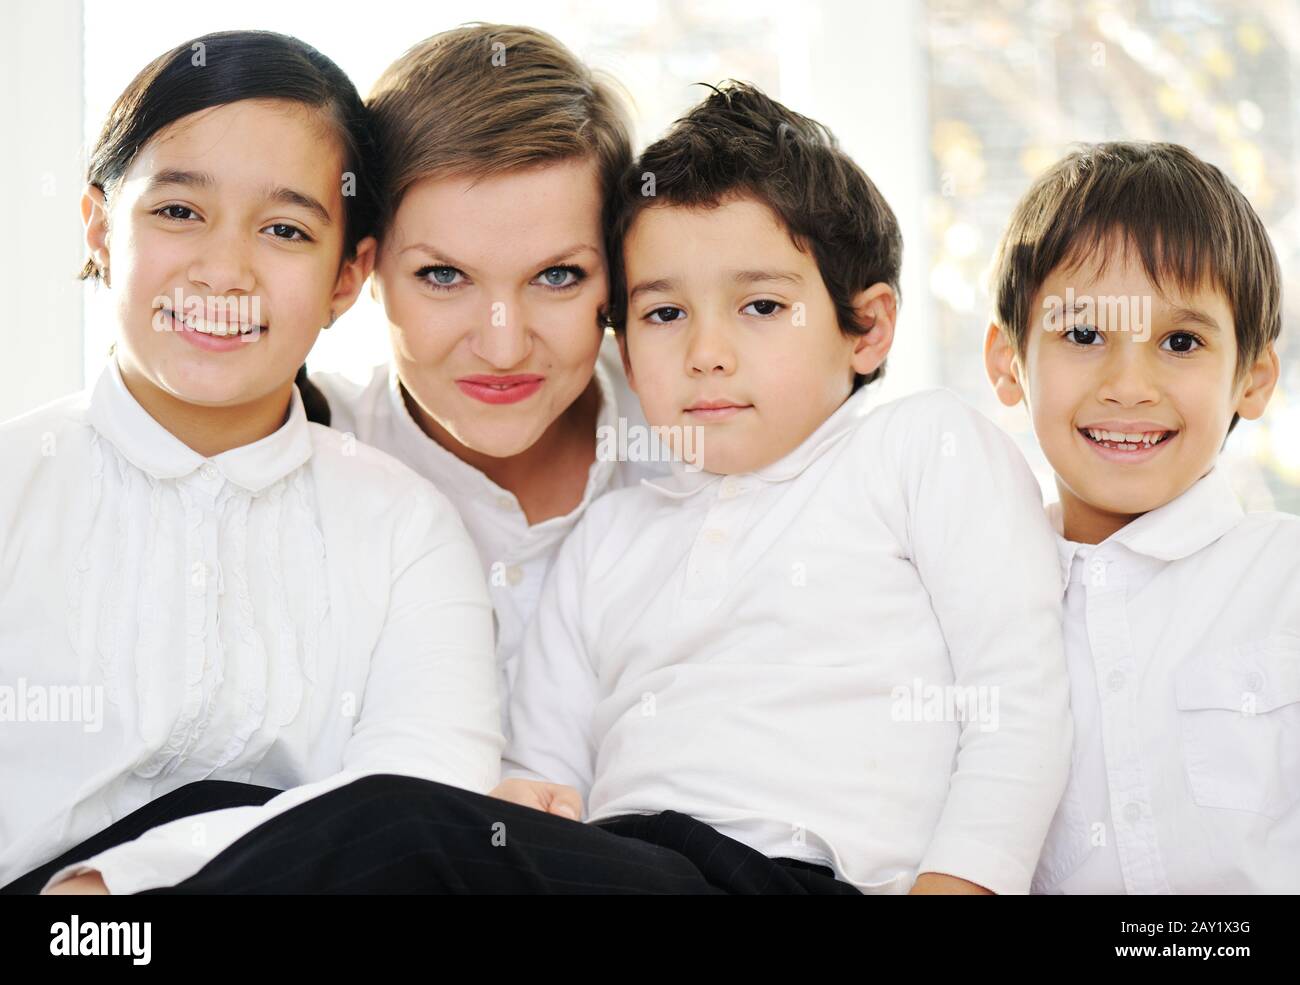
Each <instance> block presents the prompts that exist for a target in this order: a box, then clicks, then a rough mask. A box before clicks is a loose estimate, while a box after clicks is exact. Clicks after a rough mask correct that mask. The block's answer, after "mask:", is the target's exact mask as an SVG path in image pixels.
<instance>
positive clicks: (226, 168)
mask: <svg viewBox="0 0 1300 985" xmlns="http://www.w3.org/2000/svg"><path fill="white" fill-rule="evenodd" d="M250 151H251V152H250ZM342 171H343V152H342V148H341V147H340V146H339V141H338V140H337V139H335V138H334V137H333V136H332V135H331V134H330V132H329V131H328V129H326V124H325V122H324V121H323V119H322V118H321V117H320V116H319V115H318V114H317V113H315V112H314V111H312V110H310V109H308V108H306V107H303V106H301V105H300V104H297V103H292V102H287V101H283V100H261V99H258V100H243V101H240V102H236V103H229V104H227V105H224V106H218V107H214V108H212V109H207V110H202V111H200V112H197V113H192V114H190V115H189V116H186V117H183V118H182V119H180V120H177V121H176V122H175V123H172V124H171V125H169V126H167V127H165V128H164V129H162V130H160V131H159V132H158V133H157V134H155V135H154V136H153V137H152V138H151V139H150V140H149V142H148V143H147V144H146V145H145V146H144V148H143V149H142V150H141V151H140V152H139V153H138V154H137V155H136V157H135V160H134V161H132V163H131V166H130V168H129V169H128V170H127V172H126V174H125V175H124V176H123V178H122V180H121V181H120V182H119V183H118V185H117V186H116V187H115V188H113V189H112V190H111V192H110V194H111V200H110V201H108V202H107V205H106V206H105V200H104V195H103V193H102V192H100V190H99V189H97V188H93V187H92V188H88V189H87V191H86V194H85V196H84V197H83V200H82V212H83V216H84V217H85V219H86V240H87V245H88V247H89V248H90V251H91V255H92V256H93V257H94V259H95V261H96V263H98V265H99V267H100V269H101V271H103V270H105V269H107V271H108V281H109V283H110V285H111V290H112V293H113V303H114V307H115V309H116V312H117V320H118V325H119V329H118V338H117V359H118V364H119V366H120V367H121V370H122V375H123V377H124V378H125V379H126V380H127V382H128V385H131V386H132V387H133V388H134V387H135V386H136V385H141V386H144V387H146V388H153V389H156V390H158V391H162V392H163V393H165V394H168V395H170V396H171V397H173V398H176V399H179V400H181V401H183V402H185V403H188V404H195V405H199V406H209V407H232V406H237V405H241V404H247V403H252V402H254V401H257V400H259V399H261V398H265V397H267V396H268V395H271V394H274V393H276V392H277V391H278V390H279V389H285V390H286V391H287V388H288V386H289V383H290V381H291V380H292V379H293V376H294V373H295V372H296V371H297V369H298V367H299V366H301V365H302V362H303V360H304V358H305V357H306V355H307V352H308V350H309V349H310V348H311V346H312V343H313V342H314V341H315V340H316V335H317V333H318V332H319V331H320V329H321V326H323V325H324V324H326V323H327V322H328V321H329V319H330V313H331V310H333V313H334V315H335V316H337V315H339V314H341V313H342V311H344V310H346V309H347V308H348V307H349V306H350V305H351V304H352V302H353V300H355V298H356V295H357V293H358V292H359V290H360V288H361V284H362V283H363V282H364V280H365V274H366V270H367V269H368V265H369V260H370V257H371V255H372V251H373V241H366V242H365V243H363V244H362V245H361V247H360V249H359V250H358V255H357V259H356V260H353V261H349V263H346V264H344V265H343V269H342V270H340V266H339V258H340V256H341V255H342V252H343V226H344V213H343V197H342V186H341V175H342Z"/></svg>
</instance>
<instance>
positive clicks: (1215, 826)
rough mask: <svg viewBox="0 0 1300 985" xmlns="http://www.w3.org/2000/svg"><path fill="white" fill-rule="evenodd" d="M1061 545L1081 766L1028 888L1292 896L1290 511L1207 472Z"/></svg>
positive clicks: (1294, 770) (1297, 587) (1298, 798)
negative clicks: (1098, 533) (1091, 539)
mask: <svg viewBox="0 0 1300 985" xmlns="http://www.w3.org/2000/svg"><path fill="white" fill-rule="evenodd" d="M1051 515H1052V518H1053V520H1054V522H1055V523H1056V525H1057V529H1058V530H1059V529H1060V522H1061V515H1060V510H1059V505H1056V506H1055V508H1053V509H1052V510H1051ZM1058 542H1059V546H1060V556H1061V565H1062V569H1063V571H1064V572H1065V576H1066V578H1067V581H1068V585H1067V587H1066V590H1065V648H1066V656H1067V660H1068V664H1069V669H1070V686H1071V704H1072V710H1073V714H1074V721H1075V747H1074V765H1073V769H1072V771H1071V774H1070V783H1069V786H1068V787H1067V789H1066V793H1065V796H1064V798H1062V801H1061V805H1060V808H1059V810H1058V812H1057V815H1056V818H1055V819H1054V821H1053V823H1052V829H1051V833H1050V834H1049V836H1048V839H1047V844H1046V846H1045V848H1044V851H1043V857H1042V860H1041V862H1040V864H1039V867H1038V872H1037V874H1036V875H1035V877H1034V891H1035V892H1062V893H1297V892H1300V517H1295V516H1291V515H1289V514H1281V513H1250V514H1247V513H1243V512H1242V509H1241V506H1240V504H1239V503H1238V502H1237V498H1236V496H1235V495H1234V494H1233V492H1232V489H1231V487H1230V486H1229V483H1228V479H1227V476H1226V475H1225V474H1224V472H1223V470H1222V469H1219V468H1216V469H1214V470H1213V471H1211V472H1210V473H1209V474H1208V475H1206V476H1204V477H1203V478H1202V479H1200V480H1199V481H1198V482H1197V483H1196V484H1195V485H1194V486H1192V487H1191V488H1190V489H1189V490H1188V491H1187V492H1185V493H1183V495H1181V496H1179V497H1178V498H1177V499H1175V500H1173V501H1172V502H1170V503H1168V504H1166V505H1165V506H1162V507H1160V508H1159V509H1157V510H1152V511H1151V512H1150V513H1147V514H1145V515H1143V516H1141V517H1139V518H1138V519H1136V520H1134V521H1133V522H1132V523H1130V524H1128V525H1127V526H1126V527H1124V528H1123V529H1122V530H1119V531H1117V532H1116V533H1114V534H1112V535H1111V536H1110V537H1109V538H1107V539H1106V540H1105V541H1103V542H1102V543H1100V544H1098V545H1096V546H1092V545H1088V544H1076V543H1072V542H1070V541H1067V540H1065V539H1064V538H1059V537H1058Z"/></svg>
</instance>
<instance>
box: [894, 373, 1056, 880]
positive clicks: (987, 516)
mask: <svg viewBox="0 0 1300 985" xmlns="http://www.w3.org/2000/svg"><path fill="white" fill-rule="evenodd" d="M933 399H934V401H935V402H934V404H933V407H934V413H932V414H931V415H929V416H923V415H917V417H916V418H908V420H909V421H911V422H924V428H922V429H916V428H910V429H908V433H903V428H902V427H899V428H898V433H897V434H896V435H895V437H896V439H897V440H896V447H898V448H899V449H900V450H899V455H900V458H901V460H902V461H903V463H904V486H905V488H906V489H907V491H908V492H907V509H908V532H909V535H910V541H911V545H912V551H913V560H914V562H915V564H916V567H917V570H918V571H919V572H920V575H921V580H922V582H923V583H924V584H925V586H926V589H927V591H928V592H929V594H930V598H931V604H932V605H933V608H934V612H935V615H936V617H937V618H938V620H939V624H940V626H941V628H942V630H943V634H944V638H945V639H946V640H947V642H948V649H949V653H950V657H951V660H952V667H953V674H954V680H955V685H956V687H957V688H961V689H966V690H965V691H964V692H961V691H959V692H956V693H958V694H961V693H964V694H966V695H969V696H971V698H973V699H974V701H972V702H969V703H968V704H967V707H970V706H971V704H974V705H975V707H977V708H979V709H982V710H983V711H984V713H985V714H984V716H983V720H982V721H981V720H974V718H978V717H979V716H969V715H968V716H967V718H966V720H965V721H963V722H962V725H961V736H960V740H959V745H958V753H957V759H956V765H955V769H954V772H953V774H952V780H951V785H950V787H949V791H948V798H947V801H946V804H945V806H944V810H943V814H942V815H941V817H940V820H939V823H938V825H937V826H936V828H935V831H934V834H933V836H932V838H931V841H930V845H929V847H928V849H927V851H926V853H925V856H924V858H923V859H922V861H921V865H920V867H919V868H918V870H917V871H918V873H920V872H940V873H946V874H948V875H953V876H958V877H960V878H963V879H968V880H970V881H971V882H975V883H978V884H980V885H982V886H984V887H986V888H988V889H991V890H993V891H994V892H997V893H1027V892H1028V891H1029V884H1030V880H1031V878H1032V876H1033V872H1034V867H1035V864H1036V863H1037V860H1038V855H1039V852H1040V851H1041V849H1042V845H1043V841H1044V839H1045V838H1046V836H1047V830H1048V827H1049V825H1050V823H1051V820H1052V816H1053V814H1054V813H1055V810H1056V805H1057V802H1058V801H1059V800H1060V798H1061V795H1062V793H1063V791H1064V789H1065V783H1066V779H1067V776H1068V773H1069V766H1070V743H1071V739H1072V735H1073V728H1072V724H1071V718H1070V710H1069V679H1068V676H1067V672H1066V665H1065V652H1064V644H1063V642H1062V634H1061V569H1060V561H1059V560H1058V553H1057V549H1056V542H1055V537H1054V534H1053V532H1052V530H1051V527H1050V525H1049V523H1048V521H1047V519H1046V517H1045V515H1044V511H1043V506H1042V494H1041V491H1040V489H1039V487H1038V483H1037V482H1036V481H1035V479H1034V477H1033V475H1032V473H1031V472H1030V470H1029V467H1028V465H1027V464H1026V463H1025V461H1024V458H1023V456H1022V455H1021V454H1020V451H1019V449H1017V448H1016V447H1015V445H1014V443H1013V442H1012V441H1011V439H1010V438H1009V437H1008V436H1007V435H1006V434H1004V433H1003V432H1002V431H1001V430H1000V429H999V428H997V427H996V426H995V425H994V424H993V423H992V422H991V421H989V420H987V419H986V418H984V417H983V416H981V415H980V414H978V413H977V412H976V411H974V410H973V409H971V408H970V407H968V406H967V405H966V404H964V403H963V402H961V401H960V400H959V399H958V398H957V397H955V396H954V395H952V394H947V393H941V394H940V395H937V396H936V397H934V398H933ZM898 420H899V423H900V424H901V423H902V421H903V420H904V417H903V415H900V416H899V418H898ZM970 689H974V690H970Z"/></svg>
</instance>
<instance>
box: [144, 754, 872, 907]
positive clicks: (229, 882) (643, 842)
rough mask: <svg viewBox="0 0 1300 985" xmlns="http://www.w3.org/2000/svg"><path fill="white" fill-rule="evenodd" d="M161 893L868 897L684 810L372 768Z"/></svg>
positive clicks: (257, 831) (817, 868)
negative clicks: (539, 796) (482, 787)
mask: <svg viewBox="0 0 1300 985" xmlns="http://www.w3.org/2000/svg"><path fill="white" fill-rule="evenodd" d="M148 893H149V894H155V893H565V894H574V893H578V894H585V893H651V894H655V893H657V894H676V893H689V894H759V893H763V894H797V895H809V894H818V895H822V894H848V895H859V893H858V890H857V889H855V888H854V887H853V886H852V885H850V884H849V883H846V882H841V881H839V880H836V879H835V878H834V876H833V874H832V872H831V870H830V869H828V868H826V867H824V866H818V865H814V864H811V863H808V862H803V861H799V860H793V859H770V858H768V857H767V856H765V855H763V854H761V853H759V852H756V851H754V850H753V849H751V848H749V847H748V846H746V845H743V844H741V843H740V842H738V841H735V840H733V839H731V838H727V837H725V836H723V835H721V834H719V833H718V832H717V831H715V830H714V829H713V828H711V827H709V826H708V825H707V824H702V823H701V822H699V821H696V820H694V819H693V818H690V817H687V816H686V815H684V814H679V813H677V812H674V811H665V812H663V813H659V814H651V815H638V816H632V817H622V818H612V819H610V820H608V821H603V822H597V823H595V824H583V823H580V822H577V821H571V820H568V819H567V818H563V817H559V816H556V815H553V814H546V813H543V812H541V811H536V810H533V809H531V808H528V807H522V806H520V805H518V804H512V803H509V802H507V801H503V800H498V799H496V798H493V797H485V796H483V795H481V794H476V793H471V792H469V791H466V790H461V789H458V788H456V787H451V786H447V785H445V784H441V783H434V782H432V781H428V780H420V779H416V778H413V777H407V776H394V775H376V776H367V777H363V778H361V779H359V780H356V781H353V782H352V783H350V784H347V785H345V786H342V787H338V788H336V789H334V790H331V791H329V792H327V793H325V794H322V795H321V796H319V797H316V798H313V799H312V800H310V801H307V802H306V803H303V804H299V805H297V806H296V807H293V808H291V809H290V810H288V811H286V812H284V813H283V814H280V815H278V816H276V817H274V818H272V819H271V820H269V821H267V822H266V823H265V824H262V825H260V826H259V827H257V828H256V829H254V830H253V831H250V832H249V833H248V834H246V835H245V836H244V837H243V838H241V839H239V840H238V841H236V842H235V843H234V844H232V845H230V846H229V847H227V848H226V850H225V851H223V852H222V853H221V854H220V855H218V856H217V857H216V858H214V859H213V860H212V861H211V862H209V863H208V864H207V865H206V866H205V867H204V868H203V869H201V870H200V871H199V872H198V873H196V874H195V875H194V876H193V877H191V878H189V879H187V880H185V881H184V882H182V883H180V884H179V885H177V886H174V887H170V888H167V889H155V890H149V891H148Z"/></svg>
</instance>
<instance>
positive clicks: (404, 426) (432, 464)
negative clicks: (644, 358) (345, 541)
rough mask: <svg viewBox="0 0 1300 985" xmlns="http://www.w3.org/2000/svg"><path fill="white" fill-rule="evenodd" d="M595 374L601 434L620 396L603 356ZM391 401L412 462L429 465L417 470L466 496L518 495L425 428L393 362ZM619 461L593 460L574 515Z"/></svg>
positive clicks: (613, 419) (613, 422)
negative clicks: (408, 402)
mask: <svg viewBox="0 0 1300 985" xmlns="http://www.w3.org/2000/svg"><path fill="white" fill-rule="evenodd" d="M592 376H593V378H594V379H595V380H596V388H597V390H598V391H599V393H600V409H599V410H598V411H597V412H596V429H597V430H596V433H597V434H599V433H600V428H602V427H613V428H617V426H618V414H619V407H618V396H617V393H616V391H615V388H614V385H613V382H612V381H611V380H610V378H609V374H608V372H607V371H606V369H605V367H604V366H603V365H602V364H601V363H600V361H599V360H597V362H596V365H595V369H594V371H593V373H592ZM388 402H389V406H390V408H391V412H392V417H393V422H394V429H395V430H396V431H397V433H398V440H399V441H400V442H401V444H402V446H403V447H404V449H405V455H409V456H410V458H409V461H410V462H411V463H412V464H413V463H415V462H417V461H418V462H423V463H424V464H425V465H426V468H423V469H418V470H417V471H420V472H421V473H422V474H424V475H425V476H427V477H429V478H431V479H433V481H434V483H435V484H436V485H439V486H442V487H443V488H444V490H445V491H453V490H454V491H456V492H459V493H460V494H462V495H465V496H475V495H478V496H482V495H490V496H494V497H501V496H506V497H509V498H511V499H513V498H514V497H513V494H512V493H510V492H508V491H506V490H505V489H503V488H502V487H501V486H499V485H497V484H496V483H495V482H493V481H492V480H491V479H489V478H488V477H487V476H486V475H484V474H483V473H482V472H481V471H480V470H479V469H477V468H475V467H474V466H473V465H470V464H469V463H468V462H465V461H462V460H461V459H459V458H457V457H456V456H455V455H453V454H452V453H451V452H450V451H448V450H447V449H446V448H444V447H443V446H442V445H440V444H439V443H438V442H436V441H434V440H433V439H432V438H430V437H429V436H428V435H427V434H425V433H424V429H423V428H421V427H420V425H419V423H417V422H416V420H415V418H414V417H412V416H411V411H410V408H409V407H407V406H406V400H405V398H404V397H403V395H402V381H401V380H400V379H399V378H398V375H397V367H396V365H393V364H390V365H389V368H388ZM404 457H405V456H404ZM615 464H616V463H614V462H607V461H601V460H600V459H597V460H596V461H595V462H593V463H592V466H591V469H590V470H589V472H588V474H587V486H586V489H585V490H584V491H583V496H582V502H581V503H580V504H579V506H578V508H577V509H576V510H574V512H573V514H570V515H571V516H574V515H577V514H579V513H581V512H582V510H583V509H584V508H585V507H586V505H587V504H588V503H589V502H590V501H591V500H593V499H595V498H596V496H598V495H600V493H602V492H603V491H604V490H605V487H606V486H608V485H609V481H610V478H611V476H612V475H613V473H614V466H615ZM561 519H563V518H562V517H554V518H552V520H546V521H543V522H544V523H551V522H553V521H556V522H558V521H560V520H561Z"/></svg>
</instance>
